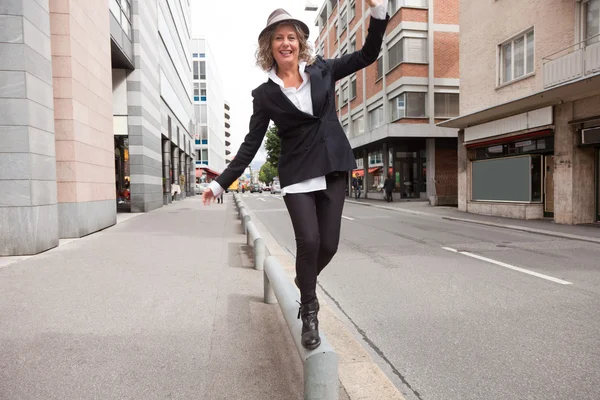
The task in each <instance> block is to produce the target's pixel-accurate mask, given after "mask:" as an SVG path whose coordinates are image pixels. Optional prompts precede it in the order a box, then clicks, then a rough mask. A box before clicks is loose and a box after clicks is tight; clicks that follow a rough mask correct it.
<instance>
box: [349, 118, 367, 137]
mask: <svg viewBox="0 0 600 400" xmlns="http://www.w3.org/2000/svg"><path fill="white" fill-rule="evenodd" d="M352 133H353V135H354V137H356V136H360V135H362V134H363V133H365V124H364V119H363V117H362V115H361V116H360V117H357V118H355V119H353V120H352Z"/></svg>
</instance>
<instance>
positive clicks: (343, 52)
mask: <svg viewBox="0 0 600 400" xmlns="http://www.w3.org/2000/svg"><path fill="white" fill-rule="evenodd" d="M346 54H348V47H347V46H344V48H343V49H342V56H345V55H346Z"/></svg>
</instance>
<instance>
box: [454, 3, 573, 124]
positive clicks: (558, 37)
mask: <svg viewBox="0 0 600 400" xmlns="http://www.w3.org/2000/svg"><path fill="white" fill-rule="evenodd" d="M576 8H577V5H576V2H575V1H565V0H529V1H522V0H502V1H481V0H461V7H460V26H461V27H462V29H461V34H460V78H461V101H460V113H461V115H464V114H469V113H471V112H474V111H477V110H481V109H484V108H488V107H491V106H493V105H496V104H501V103H504V102H507V101H510V100H514V99H517V98H520V97H523V96H526V95H528V94H531V93H533V92H536V91H539V90H542V65H543V61H542V59H543V58H544V57H547V56H550V55H551V54H553V53H555V52H557V51H560V50H563V49H565V48H567V47H569V46H571V45H573V44H574V43H575V41H576V38H575V11H576ZM533 26H535V32H534V35H535V39H534V41H535V74H534V75H533V76H531V77H529V78H527V79H524V80H521V81H518V82H514V83H510V84H508V85H506V86H505V87H500V88H497V83H498V69H497V68H498V66H497V59H498V54H497V52H498V45H500V44H501V43H503V42H504V41H506V40H509V39H511V38H512V37H513V36H515V35H517V34H519V33H520V32H523V31H524V30H526V29H528V28H531V27H533Z"/></svg>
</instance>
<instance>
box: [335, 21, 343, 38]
mask: <svg viewBox="0 0 600 400" xmlns="http://www.w3.org/2000/svg"><path fill="white" fill-rule="evenodd" d="M334 26H335V41H336V42H337V40H338V38H339V37H340V35H341V34H342V32H341V31H340V25H339V24H338V23H337V21H335V24H334Z"/></svg>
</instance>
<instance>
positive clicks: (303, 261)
mask: <svg viewBox="0 0 600 400" xmlns="http://www.w3.org/2000/svg"><path fill="white" fill-rule="evenodd" d="M326 179H327V189H325V190H320V191H317V192H309V193H290V194H286V195H285V196H283V199H284V200H285V205H286V207H287V209H288V212H289V214H290V218H291V220H292V225H293V226H294V233H295V235H296V276H297V277H298V284H299V286H300V300H301V302H302V303H303V304H306V303H308V302H311V301H312V300H314V299H316V297H317V294H316V287H317V276H318V275H319V273H321V271H322V270H323V268H325V267H326V266H327V264H329V262H330V261H331V259H332V258H333V256H334V255H335V253H336V252H337V248H338V243H339V241H340V227H341V223H342V210H343V209H344V198H345V196H346V178H345V173H343V172H333V173H331V174H328V175H327V176H326Z"/></svg>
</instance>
